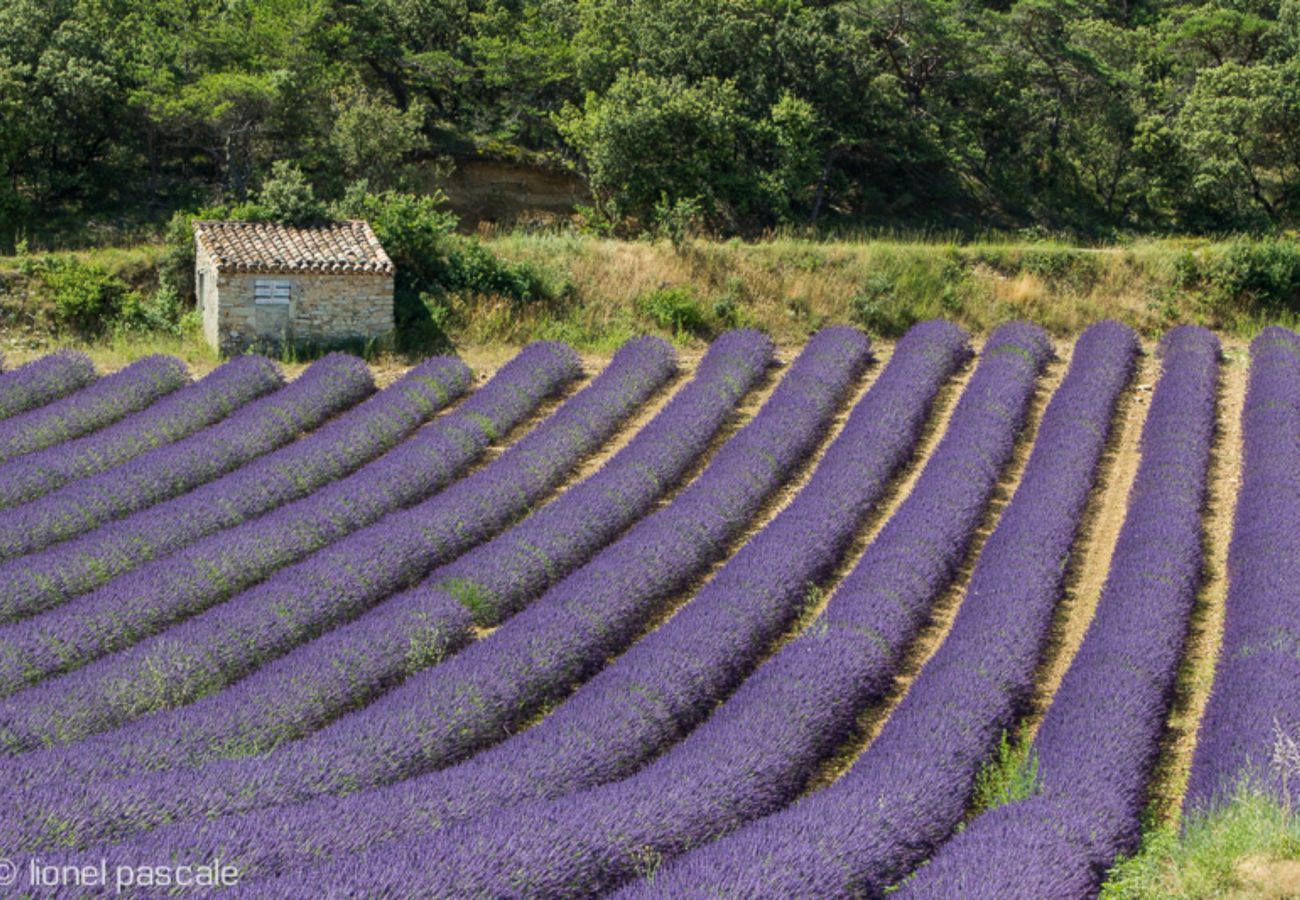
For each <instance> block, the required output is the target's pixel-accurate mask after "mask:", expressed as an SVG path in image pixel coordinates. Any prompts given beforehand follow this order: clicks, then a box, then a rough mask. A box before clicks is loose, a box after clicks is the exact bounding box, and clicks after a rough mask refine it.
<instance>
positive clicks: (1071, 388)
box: [629, 323, 1137, 897]
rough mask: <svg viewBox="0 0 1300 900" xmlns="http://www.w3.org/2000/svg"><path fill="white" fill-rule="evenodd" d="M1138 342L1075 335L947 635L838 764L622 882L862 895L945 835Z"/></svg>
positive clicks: (1022, 659)
mask: <svg viewBox="0 0 1300 900" xmlns="http://www.w3.org/2000/svg"><path fill="white" fill-rule="evenodd" d="M1136 351H1137V341H1136V338H1135V337H1134V336H1133V335H1132V333H1131V332H1129V331H1128V329H1126V328H1124V327H1123V326H1120V325H1118V324H1115V323H1106V324H1103V325H1098V326H1093V328H1092V329H1091V330H1090V331H1088V332H1085V333H1084V335H1083V336H1082V337H1081V338H1080V339H1079V343H1078V345H1077V346H1076V347H1075V350H1074V354H1073V360H1072V362H1071V365H1070V369H1069V373H1068V374H1067V375H1066V377H1065V380H1064V382H1063V383H1062V384H1061V386H1060V388H1059V389H1058V390H1057V391H1056V392H1055V393H1054V394H1053V395H1052V399H1051V401H1050V403H1049V404H1048V406H1047V409H1046V411H1045V412H1044V414H1043V417H1042V421H1041V424H1040V426H1039V428H1038V429H1037V433H1036V435H1035V439H1034V444H1033V447H1034V449H1033V451H1032V453H1031V455H1030V457H1029V460H1028V462H1027V463H1026V465H1025V469H1024V474H1023V477H1022V478H1021V480H1020V482H1019V486H1018V487H1017V489H1016V492H1015V495H1014V497H1013V498H1012V500H1011V502H1010V503H1009V505H1008V506H1007V507H1006V508H1005V510H1004V511H1003V513H1002V515H1001V516H1000V518H999V519H998V524H997V527H996V529H995V530H994V531H993V533H992V535H991V536H990V537H989V539H988V541H987V542H986V543H985V544H984V547H983V550H982V552H981V554H980V556H979V558H978V561H977V562H976V564H975V568H974V571H973V573H972V575H971V578H970V581H969V585H968V587H967V589H966V591H965V599H964V600H963V602H962V604H961V606H960V608H959V609H958V611H957V615H956V618H955V620H954V622H953V624H952V627H951V629H950V631H949V633H948V635H947V637H946V638H945V639H944V640H943V642H942V644H941V645H940V646H939V648H938V650H937V652H936V653H935V654H934V656H932V657H931V658H930V659H929V660H928V661H927V662H926V663H925V664H924V666H923V667H922V668H921V670H920V673H919V675H918V676H917V678H916V680H915V681H914V682H913V683H912V685H911V687H910V689H909V690H908V692H907V693H906V695H905V696H904V699H903V701H902V703H901V704H900V705H899V707H898V708H897V709H896V710H895V711H894V712H893V714H892V715H891V716H890V718H889V719H888V721H887V722H886V724H885V725H884V728H883V730H882V731H881V733H880V734H879V736H878V737H877V738H876V740H875V741H874V742H873V743H872V744H871V745H870V746H869V747H868V748H867V750H866V752H865V753H864V754H863V755H862V756H861V757H860V758H858V759H857V760H856V762H854V763H853V765H852V767H851V768H849V769H848V771H847V772H846V773H845V774H844V776H843V777H842V778H841V779H840V780H839V781H837V782H836V783H835V784H833V785H832V786H830V787H828V788H825V789H823V790H821V791H819V792H816V793H814V794H812V795H810V796H808V797H806V798H805V799H804V800H802V801H801V802H800V803H799V804H798V805H796V806H794V807H792V808H790V809H789V810H787V811H785V812H782V813H779V814H777V815H774V816H771V817H769V818H767V819H763V820H761V821H760V822H758V823H755V825H753V826H751V827H749V828H746V829H743V830H742V831H740V832H738V833H737V834H735V835H733V836H732V837H730V838H728V839H725V840H723V841H721V842H719V843H718V844H716V845H713V846H711V847H708V848H706V849H704V850H701V851H697V852H696V853H694V854H691V855H689V856H687V857H685V858H684V859H683V860H682V861H681V863H680V865H676V866H672V867H670V868H669V869H668V870H666V871H665V872H663V873H660V874H659V876H658V877H656V879H655V880H654V882H653V883H651V884H646V885H642V886H640V887H639V889H638V890H637V891H633V892H629V893H638V894H642V895H650V894H653V895H655V896H676V895H679V894H684V893H690V892H693V891H701V892H708V891H710V890H714V891H716V892H718V893H729V892H734V894H735V895H737V896H741V895H743V896H751V897H759V896H762V897H787V896H819V897H833V896H858V895H868V896H874V895H877V894H878V893H879V892H881V891H882V890H883V889H884V888H885V887H886V886H887V885H889V884H890V883H891V882H892V881H894V880H896V879H897V877H899V876H900V875H902V874H904V873H905V872H906V871H907V870H908V869H909V868H910V867H912V866H914V865H915V864H916V863H917V862H919V861H920V860H921V859H923V858H924V855H925V854H926V852H927V851H928V850H929V849H931V848H933V847H934V846H935V845H936V844H937V843H938V842H939V841H941V840H942V839H943V838H945V837H946V836H947V835H948V833H949V832H950V831H951V830H952V829H953V828H954V827H955V826H956V825H957V824H958V822H959V821H960V820H961V816H962V813H963V811H964V810H965V807H966V803H967V800H968V798H969V797H970V795H971V793H972V791H973V789H974V786H975V781H976V776H977V773H978V772H979V770H980V766H981V764H982V762H983V760H984V759H985V758H986V757H987V756H988V755H989V753H990V752H991V751H992V750H993V749H994V748H995V747H996V745H997V742H998V739H999V735H1000V734H1002V733H1004V731H1005V730H1006V729H1007V728H1008V727H1010V726H1011V724H1012V722H1013V720H1014V716H1015V714H1016V712H1017V711H1018V710H1019V709H1020V708H1021V707H1022V706H1023V704H1024V701H1025V699H1026V698H1027V697H1028V695H1029V694H1030V692H1031V690H1032V686H1033V677H1034V673H1035V668H1036V665H1035V664H1036V662H1037V660H1038V658H1039V656H1040V654H1041V650H1042V646H1043V644H1044V642H1045V640H1046V638H1047V635H1048V630H1049V626H1050V623H1051V619H1052V611H1053V608H1054V606H1055V604H1056V599H1057V597H1058V596H1059V593H1060V590H1061V586H1062V581H1063V578H1064V573H1065V570H1066V562H1067V560H1068V558H1069V556H1070V550H1071V547H1072V545H1073V543H1074V539H1075V535H1076V531H1077V527H1078V524H1079V521H1080V518H1081V516H1082V513H1083V509H1084V506H1085V504H1086V502H1087V499H1088V495H1089V493H1090V489H1091V487H1092V483H1093V476H1094V474H1095V472H1096V469H1097V465H1098V462H1099V460H1100V458H1101V453H1102V449H1103V446H1104V444H1105V442H1106V436H1107V433H1108V430H1109V423H1110V420H1111V417H1112V414H1113V411H1114V407H1115V403H1116V400H1117V399H1118V397H1119V394H1120V392H1121V391H1122V390H1123V388H1124V386H1125V385H1126V384H1127V382H1128V381H1129V376H1130V373H1131V370H1132V364H1133V360H1134V356H1135V353H1136Z"/></svg>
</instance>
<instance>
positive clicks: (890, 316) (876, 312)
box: [849, 272, 919, 337]
mask: <svg viewBox="0 0 1300 900" xmlns="http://www.w3.org/2000/svg"><path fill="white" fill-rule="evenodd" d="M909 300H910V298H909V297H907V296H906V295H904V294H900V292H899V291H898V285H897V283H896V281H895V280H894V278H892V277H891V276H889V275H888V274H886V273H884V272H876V273H873V274H871V275H869V276H867V278H866V280H865V281H864V282H863V283H862V289H861V290H859V291H858V292H857V293H856V294H854V295H853V298H852V299H850V300H849V312H850V314H851V315H852V316H853V319H854V321H856V322H857V323H858V324H859V325H861V326H862V327H863V328H865V329H866V330H867V331H869V332H871V333H872V334H878V335H880V336H881V337H898V336H901V335H902V334H903V333H904V332H905V331H907V329H909V328H911V327H912V326H913V325H915V324H916V323H917V321H919V319H918V313H919V311H918V310H916V309H915V308H913V306H912V305H911V303H910V302H909Z"/></svg>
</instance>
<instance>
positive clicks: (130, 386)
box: [0, 356, 190, 531]
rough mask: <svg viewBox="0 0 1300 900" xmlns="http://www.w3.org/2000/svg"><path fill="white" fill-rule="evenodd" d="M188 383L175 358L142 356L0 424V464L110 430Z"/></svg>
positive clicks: (186, 373) (181, 367) (187, 377)
mask: <svg viewBox="0 0 1300 900" xmlns="http://www.w3.org/2000/svg"><path fill="white" fill-rule="evenodd" d="M14 374H15V375H16V374H18V373H14ZM189 378H190V376H189V373H188V372H187V371H186V369H185V364H184V363H182V362H181V361H180V360H179V359H176V358H175V357H174V356H146V357H145V358H144V359H141V360H139V361H137V362H134V363H132V364H131V365H129V366H127V367H126V368H125V369H123V370H122V371H120V372H114V373H113V374H112V375H105V376H104V377H103V378H100V379H99V380H98V381H95V382H92V383H91V384H90V385H88V386H87V387H84V388H82V389H81V390H79V391H76V392H75V393H72V394H69V395H68V396H66V397H64V398H63V399H61V400H55V401H54V402H52V403H48V404H46V405H44V406H41V407H38V408H35V409H30V410H28V411H27V412H24V413H20V414H18V415H15V416H10V417H9V418H7V419H3V420H0V462H5V461H6V460H10V459H13V458H14V457H16V456H21V455H23V454H24V453H32V452H34V451H37V450H44V449H45V448H46V447H52V446H53V445H55V444H58V443H60V442H62V441H66V440H70V439H72V438H75V437H80V436H81V435H83V434H87V433H88V432H91V431H94V430H96V429H98V428H103V427H104V426H105V425H111V424H113V423H114V422H116V421H117V420H118V419H120V418H122V417H123V416H126V415H129V414H130V413H133V412H136V411H138V410H141V409H144V408H145V407H146V406H148V405H149V404H150V403H153V402H154V401H155V400H157V399H159V398H160V397H163V396H165V395H166V394H169V393H171V392H172V391H174V390H176V389H177V388H179V387H181V385H183V384H186V383H187V382H188V381H189ZM0 531H3V526H0Z"/></svg>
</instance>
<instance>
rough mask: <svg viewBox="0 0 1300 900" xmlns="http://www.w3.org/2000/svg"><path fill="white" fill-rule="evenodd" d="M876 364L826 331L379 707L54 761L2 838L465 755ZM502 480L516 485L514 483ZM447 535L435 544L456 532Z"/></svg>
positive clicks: (68, 839)
mask: <svg viewBox="0 0 1300 900" xmlns="http://www.w3.org/2000/svg"><path fill="white" fill-rule="evenodd" d="M867 360H868V349H867V341H866V339H865V337H864V336H863V335H861V334H860V333H859V332H857V331H856V330H853V329H848V328H834V329H828V330H826V331H823V332H821V333H820V334H818V335H817V336H816V337H815V338H814V339H813V340H812V341H810V342H809V344H808V346H807V347H806V348H805V349H804V351H803V353H802V354H801V355H800V357H799V359H798V360H797V361H796V362H795V363H794V364H793V365H792V366H791V368H790V371H789V372H788V373H787V374H786V376H785V377H784V378H783V379H782V381H781V383H780V384H779V385H778V387H777V389H776V390H775V391H774V393H773V394H772V396H771V397H770V398H769V400H768V402H767V403H765V404H764V406H763V408H762V409H761V410H760V411H759V413H758V414H757V415H756V416H755V417H754V418H753V419H752V420H751V421H750V422H749V423H748V424H746V426H745V427H744V428H742V429H741V430H740V431H738V432H737V433H736V434H735V435H733V436H732V437H731V439H730V440H728V441H727V442H726V444H725V445H724V446H723V447H722V448H721V449H720V450H719V451H718V452H717V454H716V455H715V456H714V457H713V459H712V460H711V462H710V463H709V465H708V467H707V468H706V469H705V471H704V472H703V473H702V474H701V475H700V476H699V477H698V478H697V479H696V480H695V481H693V482H692V483H691V484H690V485H688V486H687V487H686V488H685V489H684V490H682V491H681V493H679V494H678V495H677V496H676V497H675V498H674V500H673V502H672V503H671V504H669V505H668V506H665V507H663V508H662V509H660V510H659V511H657V512H655V513H654V514H652V515H650V516H648V517H646V518H644V519H642V520H641V521H640V522H639V523H638V524H637V525H636V526H634V527H633V528H632V529H631V530H630V531H628V532H627V533H626V534H624V535H623V536H622V537H621V538H620V539H619V540H618V541H616V542H615V543H613V544H611V545H610V546H608V547H606V548H605V549H604V550H602V551H601V552H600V553H599V554H597V556H596V557H595V558H594V559H593V560H592V561H591V562H589V563H587V564H586V565H585V566H583V567H582V568H580V569H578V570H577V571H576V572H574V573H573V574H571V575H569V576H568V577H566V578H565V579H563V580H562V581H560V582H559V583H557V584H556V585H555V586H554V587H552V588H551V589H550V590H548V591H547V592H546V593H545V594H544V595H543V596H542V597H540V598H539V599H537V600H536V601H534V602H533V603H532V604H530V605H529V606H528V607H527V608H526V609H525V610H523V611H522V612H520V613H519V614H517V615H516V616H514V617H513V618H512V619H510V620H509V621H507V622H506V623H505V624H504V625H502V626H501V627H500V628H498V629H497V630H496V631H495V632H493V633H492V634H491V635H490V636H488V637H486V638H484V639H482V640H480V641H478V642H476V643H474V644H471V645H470V646H469V647H467V648H466V649H465V650H463V651H461V652H460V653H458V654H456V655H455V656H453V657H451V658H450V659H448V660H447V661H445V662H443V663H442V664H441V665H438V666H434V667H433V668H430V669H427V670H425V671H423V672H419V673H417V674H415V675H413V676H412V677H410V678H408V679H407V680H406V681H405V682H404V683H403V684H402V685H401V686H399V687H397V688H395V689H393V690H391V691H389V692H388V693H387V694H385V695H383V696H382V697H380V698H379V699H378V700H377V701H375V702H374V703H372V704H370V705H369V706H367V707H365V708H363V709H361V710H358V711H356V712H353V713H350V714H348V715H346V716H343V717H342V718H341V719H339V720H338V721H336V722H334V723H333V724H331V725H329V726H327V727H326V728H324V729H322V730H320V731H318V732H315V733H314V734H312V735H309V736H308V737H305V738H302V739H301V740H298V741H293V742H290V743H287V744H284V745H282V746H281V747H279V748H277V749H276V750H274V751H272V752H271V753H268V754H265V755H263V756H260V757H253V758H250V759H238V760H229V761H219V762H215V763H211V764H209V765H207V766H204V767H202V768H201V769H198V770H185V769H178V770H173V771H170V772H163V773H157V774H152V775H146V776H140V777H136V778H131V779H118V780H115V781H105V782H100V783H98V784H97V785H87V784H85V783H84V782H83V783H77V782H74V781H71V780H63V779H61V778H60V776H59V770H58V768H57V767H54V768H46V769H44V771H43V773H42V774H44V776H45V778H46V779H51V780H45V781H44V782H43V783H32V782H31V774H34V773H28V772H19V771H15V772H14V773H13V774H14V776H15V777H14V779H13V780H11V781H10V785H11V787H12V786H15V785H21V787H18V788H17V789H14V790H12V791H7V792H6V797H5V800H4V802H5V803H6V804H7V805H6V808H13V809H15V810H17V811H18V813H17V815H16V816H12V817H9V818H8V819H7V820H6V821H4V822H0V841H3V842H4V845H5V846H15V847H21V846H32V845H36V846H40V845H43V844H46V843H49V842H51V841H54V842H57V843H64V844H67V843H84V842H86V841H89V840H95V839H102V838H105V837H109V836H120V835H125V834H129V833H132V832H135V831H139V830H142V829H147V828H150V827H154V826H156V825H158V824H161V823H162V822H164V821H169V820H173V819H180V818H185V817H198V816H209V815H216V814H221V813H226V812H234V811H238V810H241V809H252V808H256V807H259V806H266V805H273V804H278V803H289V802H294V801H297V800H304V799H308V798H310V797H313V796H317V795H320V794H325V793H337V792H340V791H347V790H356V789H359V788H363V787H369V786H377V785H380V784H384V783H388V782H391V781H394V780H397V779H400V778H403V777H409V776H410V775H414V774H418V773H420V772H422V771H426V770H429V769H433V768H438V767H440V766H445V765H448V764H450V763H453V762H456V761H458V760H459V759H462V758H464V757H465V756H467V755H469V754H470V753H472V752H474V751H475V750H477V749H479V748H481V747H483V746H486V745H487V744H490V743H493V742H495V741H496V740H499V739H500V738H501V737H502V736H503V735H504V733H505V732H506V731H507V730H508V729H509V728H511V727H512V726H516V725H518V724H519V723H520V722H522V721H523V720H524V719H525V718H526V717H527V716H529V715H530V714H532V713H533V712H535V711H536V710H537V709H538V708H539V707H540V706H541V704H543V703H545V702H546V701H547V700H548V699H552V698H554V697H556V696H558V695H559V694H560V693H562V692H564V691H566V690H568V689H569V688H570V687H571V686H573V685H574V684H575V683H578V682H580V681H582V680H583V679H584V678H585V677H586V675H588V674H589V673H591V672H593V671H594V670H595V669H597V668H599V667H600V665H601V664H602V662H603V661H604V659H605V658H606V657H607V656H608V655H609V654H610V653H612V652H615V651H616V650H617V649H618V648H619V647H621V646H625V645H626V644H627V643H628V642H630V641H631V640H632V638H633V637H634V636H635V634H636V632H637V631H638V630H639V629H640V628H641V627H643V626H644V624H645V622H646V621H647V619H648V618H649V617H650V616H652V615H653V614H654V612H655V611H656V610H657V609H658V608H659V607H660V605H661V604H662V602H663V600H664V599H666V598H667V597H668V596H670V595H671V594H672V593H673V592H675V591H678V590H681V589H682V588H683V587H685V586H686V585H687V584H688V583H689V582H690V580H691V579H692V578H694V577H697V576H698V575H699V574H700V573H702V572H703V571H704V570H705V569H706V567H707V566H708V565H709V564H710V563H711V562H712V561H713V560H714V559H716V558H717V557H718V556H719V555H721V554H722V553H723V552H724V551H725V549H726V546H727V543H728V541H729V540H730V539H732V538H734V537H735V536H736V535H737V534H739V533H740V531H741V530H742V529H743V528H744V526H745V524H746V523H747V522H748V521H749V520H750V518H751V517H752V516H753V515H754V513H755V512H756V511H757V510H758V508H759V507H760V505H761V504H762V502H763V501H764V499H765V498H767V497H769V496H771V494H772V492H773V491H775V490H776V488H777V487H778V486H779V485H780V484H781V483H782V482H783V481H784V480H785V479H786V478H788V477H789V475H790V474H791V472H792V471H793V470H794V468H795V467H796V466H797V465H798V464H799V462H800V461H801V460H802V459H804V458H805V457H806V455H807V454H808V452H809V451H810V450H811V449H812V448H813V447H814V446H815V444H816V441H817V438H818V437H819V435H820V434H821V433H822V432H823V431H824V429H825V428H826V426H827V425H828V423H829V422H830V420H831V418H832V416H833V415H834V413H835V410H836V407H837V406H838V403H839V401H840V399H841V398H842V396H843V395H844V393H845V391H846V390H847V389H848V387H849V386H850V384H852V382H853V380H854V378H855V377H856V376H857V374H858V373H859V372H860V371H861V369H862V367H863V366H864V365H865V364H866V362H867ZM540 458H544V456H543V457H540ZM502 459H505V457H504V456H503V457H502ZM489 469H490V467H489ZM489 469H483V470H481V472H480V474H483V473H487V472H489ZM465 483H467V482H464V481H463V482H461V484H465ZM506 488H507V489H508V491H509V494H517V493H518V487H517V486H514V485H508V484H507V485H506ZM454 490H455V488H454V487H453V488H452V490H449V491H447V492H446V493H445V494H444V495H443V496H447V495H450V494H451V493H452V491H454ZM509 494H507V496H508V495H509ZM466 499H468V498H466ZM473 499H474V502H473V505H470V504H464V505H462V506H458V507H453V509H454V510H455V512H456V513H458V516H457V517H458V518H463V517H464V516H466V515H469V514H470V513H472V512H473V511H474V510H475V509H482V508H483V507H484V506H488V507H489V508H490V504H484V503H483V499H482V498H477V497H476V498H473ZM444 529H445V526H444ZM444 529H440V533H438V534H434V535H429V536H427V537H426V538H425V539H426V540H428V539H429V537H434V538H440V537H442V535H446V536H447V537H451V536H452V534H454V532H451V529H445V530H444ZM412 530H414V529H410V528H405V529H402V530H401V531H400V532H397V533H394V534H391V535H389V534H387V533H385V537H386V538H389V540H387V541H385V542H384V543H383V544H382V545H381V544H379V543H378V542H375V543H374V544H373V545H372V547H371V549H372V554H371V556H370V557H367V558H368V559H371V560H373V559H374V558H375V555H376V554H380V555H382V554H385V553H391V554H392V555H393V557H394V558H396V559H399V560H400V559H404V558H406V557H407V556H408V555H409V551H408V547H409V543H407V545H406V546H402V544H403V543H404V542H403V541H402V540H401V537H402V536H405V535H409V534H410V533H411V531H412ZM439 543H442V541H439ZM394 544H396V546H394ZM371 566H372V568H373V566H374V563H373V562H372V563H371ZM336 596H337V594H336ZM435 596H436V595H435ZM450 602H451V603H455V604H456V605H457V606H460V604H459V603H457V602H456V601H455V600H450ZM461 609H464V607H461ZM241 640H242V639H241ZM86 671H89V670H86ZM56 765H57V764H56ZM15 768H16V767H15ZM164 784H165V785H167V787H165V788H162V789H161V790H160V787H161V786H162V785H164ZM183 785H184V786H183ZM10 793H12V795H13V796H12V798H10V796H9V794H10ZM51 828H53V829H54V830H55V831H56V832H57V834H58V837H56V836H55V834H54V833H52V832H51V830H50V829H51Z"/></svg>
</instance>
